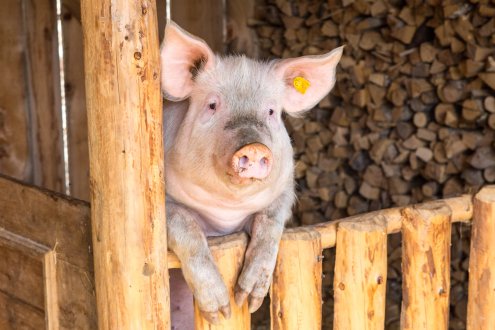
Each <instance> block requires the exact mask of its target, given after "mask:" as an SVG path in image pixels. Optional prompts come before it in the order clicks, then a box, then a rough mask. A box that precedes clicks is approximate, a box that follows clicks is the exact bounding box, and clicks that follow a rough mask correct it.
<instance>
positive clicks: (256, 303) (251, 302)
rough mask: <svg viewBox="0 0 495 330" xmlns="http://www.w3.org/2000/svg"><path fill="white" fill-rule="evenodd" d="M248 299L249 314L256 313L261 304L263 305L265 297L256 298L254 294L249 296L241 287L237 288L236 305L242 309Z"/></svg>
mask: <svg viewBox="0 0 495 330" xmlns="http://www.w3.org/2000/svg"><path fill="white" fill-rule="evenodd" d="M246 299H248V307H249V312H250V313H254V312H256V311H257V310H258V309H259V308H260V306H261V304H262V303H263V300H264V299H265V297H264V296H263V297H255V296H253V295H252V294H251V295H249V293H247V292H246V291H244V290H243V289H241V287H240V286H239V285H237V286H236V288H235V303H236V305H237V306H239V307H241V306H242V305H243V304H244V302H245V301H246Z"/></svg>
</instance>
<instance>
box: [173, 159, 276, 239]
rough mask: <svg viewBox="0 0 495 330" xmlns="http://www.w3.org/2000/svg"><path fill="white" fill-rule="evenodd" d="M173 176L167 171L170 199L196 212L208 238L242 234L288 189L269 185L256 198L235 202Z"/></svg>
mask: <svg viewBox="0 0 495 330" xmlns="http://www.w3.org/2000/svg"><path fill="white" fill-rule="evenodd" d="M173 172H174V171H173V169H171V168H168V169H167V175H166V181H167V182H166V183H167V195H168V196H169V197H171V198H172V199H173V200H175V201H177V202H179V203H181V204H183V205H185V206H187V207H188V208H190V209H192V210H194V211H195V212H197V213H198V215H199V216H198V219H197V220H198V222H199V223H200V225H201V226H202V227H203V230H204V231H205V233H206V234H207V235H208V236H217V235H226V234H230V233H233V232H236V231H239V230H242V229H243V228H245V227H246V225H248V224H249V222H250V220H251V216H252V215H253V214H255V213H257V212H259V211H261V210H263V209H265V208H266V207H268V206H269V205H270V204H271V203H272V202H273V201H274V200H275V199H276V198H277V197H278V196H280V195H281V194H282V192H283V191H284V190H285V189H286V187H285V185H282V184H281V185H269V186H267V187H266V188H265V189H262V190H260V191H259V192H257V193H256V194H252V195H249V196H244V197H243V198H241V199H233V198H229V197H228V196H221V195H218V194H212V192H211V191H207V190H205V189H204V188H202V187H201V186H198V185H196V184H194V183H193V182H190V181H189V180H187V179H185V178H181V176H180V174H178V173H173Z"/></svg>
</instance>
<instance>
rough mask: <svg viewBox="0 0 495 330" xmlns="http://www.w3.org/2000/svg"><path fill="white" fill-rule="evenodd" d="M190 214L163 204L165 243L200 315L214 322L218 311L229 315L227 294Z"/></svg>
mask: <svg viewBox="0 0 495 330" xmlns="http://www.w3.org/2000/svg"><path fill="white" fill-rule="evenodd" d="M194 217H195V214H194V213H192V212H190V211H189V210H187V209H186V208H184V207H182V206H180V205H178V204H175V203H173V202H170V201H169V202H168V203H167V230H168V244H169V247H170V248H171V249H172V251H174V252H175V254H176V255H177V257H178V258H179V259H180V261H181V263H182V273H183V275H184V278H185V280H186V282H187V284H188V286H189V288H190V289H191V291H192V292H193V295H194V298H195V300H196V302H197V303H198V306H199V309H200V311H201V313H202V315H203V316H204V317H205V318H206V319H207V320H208V321H209V322H210V323H213V324H217V323H218V322H219V315H218V313H219V312H220V313H222V314H223V316H224V317H225V318H229V317H230V303H229V293H228V291H227V288H226V286H225V283H224V282H223V279H222V276H221V275H220V272H219V271H218V269H217V266H216V265H215V262H214V261H213V257H212V255H211V253H210V249H209V248H208V243H207V241H206V237H205V235H204V233H203V231H202V229H201V228H200V226H199V225H198V223H197V222H196V220H195V218H194ZM191 317H192V315H191Z"/></svg>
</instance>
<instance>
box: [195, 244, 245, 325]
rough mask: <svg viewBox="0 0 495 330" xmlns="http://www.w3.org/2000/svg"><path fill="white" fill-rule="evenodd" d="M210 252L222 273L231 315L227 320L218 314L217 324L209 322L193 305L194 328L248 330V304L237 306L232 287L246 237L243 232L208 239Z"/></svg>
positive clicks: (237, 272) (239, 266)
mask: <svg viewBox="0 0 495 330" xmlns="http://www.w3.org/2000/svg"><path fill="white" fill-rule="evenodd" d="M208 244H209V245H210V249H211V253H212V254H213V258H214V259H215V262H216V264H217V267H218V270H219V271H220V273H221V274H222V277H223V280H224V282H225V285H226V286H227V288H228V290H229V293H230V308H231V313H232V314H231V316H230V318H229V319H228V320H226V319H224V318H223V316H221V315H220V319H221V322H220V324H218V325H213V324H210V323H209V322H208V321H206V319H204V318H203V317H202V316H201V314H200V312H199V309H198V306H197V304H195V306H194V322H195V329H196V330H202V329H205V330H206V329H208V330H230V329H235V330H249V329H251V314H250V313H249V310H248V305H247V303H245V304H244V305H243V306H242V307H238V306H237V305H236V303H235V301H234V287H235V284H236V282H237V277H238V276H239V272H240V271H241V269H242V264H243V262H244V251H245V250H246V246H247V237H246V235H243V234H234V235H230V236H226V237H218V238H213V239H209V240H208Z"/></svg>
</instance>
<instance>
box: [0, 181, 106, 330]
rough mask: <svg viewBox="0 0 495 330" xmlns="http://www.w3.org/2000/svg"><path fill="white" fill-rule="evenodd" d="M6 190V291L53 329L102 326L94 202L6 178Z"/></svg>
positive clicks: (2, 270) (2, 229) (2, 260)
mask: <svg viewBox="0 0 495 330" xmlns="http://www.w3.org/2000/svg"><path fill="white" fill-rule="evenodd" d="M0 191H2V194H0V210H2V212H1V213H0V282H1V283H0V292H4V293H5V294H7V295H8V296H9V297H10V298H11V300H12V299H14V300H15V301H17V302H19V303H21V305H22V306H23V305H25V304H27V305H28V306H29V307H30V308H35V309H36V310H38V311H41V312H43V315H44V316H43V319H45V318H46V327H47V328H48V329H59V328H60V329H95V328H97V324H96V309H95V305H96V301H95V295H94V280H93V278H94V275H93V267H92V265H93V261H92V255H91V232H90V219H89V207H88V204H87V203H84V202H81V201H77V200H73V199H69V198H64V197H63V196H62V195H59V194H56V193H53V192H49V191H45V190H41V189H38V188H34V187H30V186H27V185H24V184H20V183H18V182H15V181H13V180H9V179H7V178H4V177H0ZM0 308H1V307H0ZM45 311H46V313H45ZM9 313H10V312H9ZM12 313H13V312H12ZM14 316H15V315H14V314H12V316H5V315H3V314H1V312H0V329H4V327H2V326H1V325H2V324H10V323H8V322H14V321H15V322H24V321H23V319H22V317H23V316H22V315H21V316H19V317H20V319H19V320H13V321H12V320H11V321H9V320H8V318H9V317H14ZM6 317H7V318H6ZM16 317H17V316H16ZM33 320H36V318H35V317H34V316H33ZM2 322H3V323H2ZM26 327H27V326H26ZM14 328H15V329H18V328H16V327H14ZM27 328H29V327H27ZM41 328H42V327H35V329H41Z"/></svg>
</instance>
